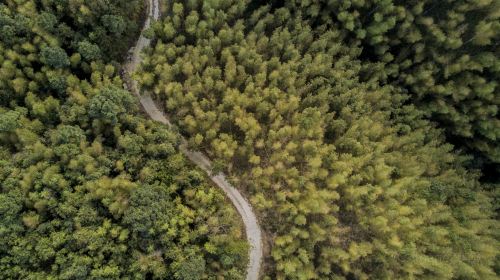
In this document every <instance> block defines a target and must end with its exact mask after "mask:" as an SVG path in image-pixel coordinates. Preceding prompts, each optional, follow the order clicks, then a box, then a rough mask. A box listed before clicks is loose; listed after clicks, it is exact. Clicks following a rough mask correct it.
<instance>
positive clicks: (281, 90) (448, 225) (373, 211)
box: [138, 1, 498, 279]
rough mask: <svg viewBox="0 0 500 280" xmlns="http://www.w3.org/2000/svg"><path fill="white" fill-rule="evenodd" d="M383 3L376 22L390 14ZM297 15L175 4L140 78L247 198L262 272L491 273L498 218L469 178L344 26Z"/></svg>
mask: <svg viewBox="0 0 500 280" xmlns="http://www.w3.org/2000/svg"><path fill="white" fill-rule="evenodd" d="M365 2H366V1H352V3H350V4H351V5H352V6H353V7H357V6H362V5H363V3H365ZM307 3H312V2H311V1H309V2H303V3H302V4H303V6H306V7H304V13H306V14H307V13H308V12H309V10H308V9H307V6H308V4H307ZM328 3H332V5H340V6H342V5H343V2H342V1H337V2H336V1H333V2H332V1H330V2H328ZM377 3H378V4H377V7H373V8H374V9H373V12H374V13H377V10H380V13H383V12H384V11H387V10H391V9H394V7H393V5H391V2H390V1H377ZM302 4H301V5H302ZM344 4H345V5H346V7H349V3H348V2H345V3H344ZM214 6H216V7H214ZM313 6H314V5H313ZM314 7H316V10H311V11H310V12H311V13H312V14H313V15H318V16H320V15H321V14H323V10H322V8H323V6H314ZM294 8H296V9H297V10H294V9H292V8H289V7H288V8H287V7H284V8H279V3H277V4H276V5H275V6H273V7H270V6H259V5H258V4H256V3H251V4H249V1H216V2H212V1H189V5H188V4H187V3H186V2H185V1H174V3H172V4H171V5H168V9H167V11H166V15H167V16H165V19H164V20H163V22H162V24H161V25H160V24H158V25H156V26H155V27H154V29H155V32H156V35H157V37H158V42H157V43H156V45H155V46H154V47H153V48H152V49H151V50H150V52H149V53H148V56H147V57H146V59H145V62H144V64H143V66H142V71H141V72H140V73H139V75H138V76H139V77H140V80H141V84H142V86H143V87H145V88H146V89H148V90H150V91H151V92H152V93H154V94H155V97H156V98H157V99H158V101H159V103H161V104H165V108H166V110H168V112H169V113H170V114H169V115H170V116H172V118H173V121H175V122H176V123H177V124H179V126H180V128H181V130H183V131H184V132H185V133H186V134H187V135H188V136H189V137H190V139H189V143H190V144H191V145H193V146H195V147H196V148H198V149H203V150H205V151H206V152H207V153H208V154H209V155H210V156H211V157H212V158H213V159H214V162H215V165H216V166H215V167H216V169H223V170H225V171H226V172H228V173H229V174H230V175H232V178H233V180H234V182H235V185H236V186H241V187H242V188H243V189H244V190H245V191H246V192H248V193H250V194H251V202H252V203H253V205H254V206H255V207H256V208H257V209H258V211H259V212H260V215H261V217H262V219H261V220H262V221H263V223H264V226H265V227H266V230H267V231H268V233H269V235H268V236H270V243H271V245H272V248H271V252H270V255H271V257H270V258H271V260H270V262H269V266H268V270H267V271H266V272H265V274H266V275H267V276H269V277H270V278H271V279H495V278H496V274H495V271H494V270H493V265H494V261H495V258H496V256H497V253H496V252H495V250H494V249H491V248H492V247H491V246H490V244H494V246H493V247H495V246H497V245H498V242H497V240H496V239H495V238H496V236H495V235H494V231H495V230H496V229H497V228H498V222H497V221H495V220H492V212H493V207H492V205H491V201H490V199H489V198H488V197H487V194H486V193H485V192H484V191H482V190H481V188H480V186H479V183H478V181H477V178H478V177H477V174H476V173H475V172H474V171H472V172H468V171H466V170H465V169H464V168H463V164H464V160H465V159H464V158H463V157H462V156H461V155H457V154H455V153H454V152H453V151H452V146H451V145H449V144H446V143H445V142H444V136H443V135H442V133H441V132H440V131H439V130H436V129H435V128H434V127H433V125H432V123H430V122H429V121H427V120H425V118H424V113H423V112H422V111H420V110H419V109H418V108H416V107H414V106H409V105H407V104H406V103H405V102H406V100H407V96H406V94H405V92H404V90H403V89H401V88H400V87H399V86H397V85H395V84H392V83H391V84H386V83H384V80H383V79H382V77H381V76H383V75H384V74H386V73H385V72H383V71H380V73H377V74H380V75H368V72H367V71H368V70H371V71H373V73H375V72H376V71H379V70H381V68H380V65H381V64H375V63H371V62H367V63H365V62H364V61H363V60H361V59H362V58H363V55H364V50H363V49H362V48H361V47H362V46H360V45H356V41H353V42H352V44H351V42H350V41H348V40H347V39H346V38H348V37H347V35H346V31H345V30H344V29H342V28H336V27H335V26H334V25H331V26H330V25H319V23H320V20H319V19H318V25H316V24H314V22H313V21H312V20H311V21H308V20H305V19H304V18H303V17H302V16H301V14H300V11H302V10H301V9H302V6H300V5H299V4H297V5H296V7H294ZM396 11H397V12H402V11H401V9H396ZM326 13H328V11H327V12H326ZM327 16H330V14H327ZM327 16H325V19H326V17H327ZM339 17H342V18H344V20H345V22H346V23H345V25H346V27H345V28H346V29H348V30H353V32H356V31H359V32H358V33H359V34H357V36H359V38H357V39H356V40H362V39H363V38H367V40H370V42H372V43H373V44H376V43H377V42H383V37H380V36H379V35H380V34H385V33H386V32H388V30H390V29H391V28H393V27H394V25H395V24H396V18H383V17H382V18H380V20H378V18H379V17H380V15H376V16H375V17H376V18H377V21H376V22H375V23H373V25H372V26H370V28H368V29H367V30H363V31H361V30H356V25H355V23H356V22H357V20H361V19H358V18H356V16H355V15H353V16H351V15H349V14H347V13H344V14H342V15H339ZM173 30H175V32H174V31H173ZM438 35H439V34H438V32H437V33H436V36H438ZM415 36H417V35H415ZM380 40H382V41H380ZM415 46H418V45H415ZM380 51H382V50H380ZM380 54H381V55H383V54H385V53H384V52H381V53H380ZM384 59H386V60H387V61H391V57H390V56H389V55H387V56H385V57H384ZM370 67H371V68H372V69H370ZM377 67H378V68H377ZM383 70H386V69H383ZM387 71H388V70H387ZM422 75H424V73H422ZM208 249H210V250H212V248H210V247H208V248H207V250H208Z"/></svg>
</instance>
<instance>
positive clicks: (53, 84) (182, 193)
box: [0, 0, 247, 279]
mask: <svg viewBox="0 0 500 280" xmlns="http://www.w3.org/2000/svg"><path fill="white" fill-rule="evenodd" d="M143 10H144V5H143V2H142V1H93V0H85V1H73V0H72V1H33V0H27V1H3V4H0V29H1V30H0V185H1V188H0V278H2V279H148V278H149V279H206V278H214V277H224V279H243V278H244V268H245V267H244V266H245V263H246V259H247V256H246V252H247V244H246V242H245V241H244V236H243V232H242V229H241V226H240V224H239V222H238V221H239V218H238V216H237V214H236V212H235V210H234V209H233V208H232V207H229V206H228V205H227V203H228V202H226V201H225V199H224V197H223V194H222V193H221V192H219V191H218V190H216V189H215V188H214V187H213V186H211V185H209V184H208V183H207V179H206V177H205V175H204V174H203V173H202V171H200V170H197V169H195V168H193V167H192V166H191V165H189V164H188V162H187V160H186V159H185V158H184V157H183V156H182V155H181V154H180V153H179V152H178V145H179V142H180V140H179V137H178V135H177V134H176V133H175V132H173V131H171V130H168V129H167V128H165V127H163V126H161V125H159V124H157V123H154V122H152V121H147V120H146V119H145V118H144V117H142V116H141V115H140V114H139V110H138V105H137V104H138V101H137V100H136V98H135V97H134V96H133V95H132V94H131V93H130V92H128V91H126V90H124V89H123V82H122V80H121V78H120V76H119V75H118V72H119V68H118V67H120V65H119V64H118V63H117V61H119V60H120V59H121V57H123V56H124V53H125V52H126V50H127V48H128V47H129V43H130V42H132V41H134V40H135V39H136V36H137V35H138V31H139V26H140V20H141V15H142V14H143Z"/></svg>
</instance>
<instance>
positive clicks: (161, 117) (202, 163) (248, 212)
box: [125, 0, 262, 280]
mask: <svg viewBox="0 0 500 280" xmlns="http://www.w3.org/2000/svg"><path fill="white" fill-rule="evenodd" d="M147 1H148V5H149V12H148V17H147V19H146V22H145V23H144V28H143V29H142V32H144V30H145V29H147V28H149V26H150V24H151V20H158V19H159V18H160V9H159V4H158V0H147ZM142 32H141V33H142ZM150 43H151V40H149V39H147V38H145V37H144V36H142V34H141V36H140V37H139V39H138V40H137V43H136V45H135V47H134V48H133V49H132V50H131V53H132V57H131V59H130V61H129V63H127V64H126V65H125V69H126V72H127V75H126V76H128V77H130V76H131V74H132V73H133V72H134V71H135V70H136V69H137V66H139V64H140V63H141V60H142V57H141V52H142V50H143V49H144V48H145V47H148V46H149V45H150ZM129 80H131V79H129ZM129 85H130V90H131V91H132V92H133V93H134V94H135V95H137V96H138V97H139V100H140V102H141V105H142V107H143V108H144V110H145V111H146V113H147V114H148V115H149V117H150V118H151V119H153V120H155V121H158V122H161V123H163V124H166V125H168V126H171V123H170V122H169V120H168V118H167V116H166V115H165V114H164V113H163V112H162V111H160V110H159V109H158V107H157V106H156V104H155V102H154V101H153V99H152V98H151V96H150V95H149V94H147V93H143V94H142V95H141V94H140V89H139V86H138V83H137V81H135V80H131V81H129ZM180 149H181V151H182V153H184V155H186V156H187V157H188V158H189V159H190V160H191V161H192V162H193V163H194V164H196V165H197V166H198V167H200V168H201V169H203V170H204V171H205V172H207V174H208V175H209V176H210V179H211V180H212V181H213V182H214V183H215V185H217V186H218V187H219V188H221V189H222V190H223V191H224V193H225V194H226V196H227V197H228V198H229V199H230V200H231V203H233V205H234V207H236V209H237V211H238V213H239V214H240V215H241V218H242V220H243V223H244V225H245V231H246V236H247V239H248V243H249V244H250V252H249V263H248V266H247V276H246V279H247V280H257V279H259V272H260V265H261V262H262V235H261V230H260V227H259V224H258V221H257V217H256V215H255V213H254V212H253V209H252V206H251V205H250V204H249V203H248V201H247V200H246V199H245V198H244V197H243V196H242V195H241V193H240V192H239V191H238V190H237V189H236V188H235V187H233V186H232V185H231V184H230V183H229V182H228V181H227V179H226V176H225V175H224V174H223V173H219V174H218V175H215V176H214V175H212V174H211V169H212V162H211V161H210V159H208V158H207V157H206V156H205V155H203V154H202V153H201V152H198V151H191V150H188V149H187V142H186V140H185V139H184V138H182V144H181V145H180Z"/></svg>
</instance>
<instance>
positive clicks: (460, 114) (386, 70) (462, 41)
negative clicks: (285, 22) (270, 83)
mask: <svg viewBox="0 0 500 280" xmlns="http://www.w3.org/2000/svg"><path fill="white" fill-rule="evenodd" d="M286 6H287V7H289V8H290V9H291V10H293V11H294V12H297V13H299V12H300V13H301V15H302V16H304V17H305V18H306V19H308V20H309V21H310V22H311V23H312V24H313V25H315V26H317V27H318V28H319V29H322V28H324V26H323V27H321V26H320V25H322V24H326V25H327V26H328V27H329V28H335V29H338V30H339V31H340V32H342V33H343V34H344V39H343V40H345V41H347V42H352V44H360V45H361V46H362V47H363V52H362V54H361V58H362V59H363V60H364V61H365V65H366V69H365V71H364V73H363V77H364V78H365V79H379V80H380V81H381V82H383V83H389V84H393V85H396V86H399V87H402V88H403V89H404V90H406V91H408V93H409V97H410V98H411V99H410V100H411V101H412V102H414V103H415V104H416V105H417V106H418V107H419V109H421V110H422V111H424V112H425V113H426V117H427V118H429V119H431V120H433V121H437V122H438V123H439V125H440V126H441V127H443V128H444V129H445V131H446V134H447V135H448V136H449V137H448V139H450V140H452V141H453V142H454V143H456V144H458V145H459V147H463V148H466V149H468V150H469V151H471V152H472V154H473V155H474V156H475V157H476V161H475V165H477V166H479V167H482V165H486V166H488V165H490V168H496V170H495V171H496V173H498V171H499V170H500V169H499V168H500V167H499V163H500V146H499V144H498V143H499V139H500V119H499V115H498V111H499V106H500V99H499V98H498V96H499V84H498V80H499V78H500V60H499V59H498V57H499V54H500V53H499V50H500V48H498V41H499V39H500V24H499V19H500V2H499V1H496V0H493V1H490V0H487V1H481V0H479V1H466V2H463V1H410V2H408V1H397V0H389V1H378V0H368V1H323V0H314V1H295V0H292V1H287V2H286ZM368 61H372V62H375V63H376V66H373V64H371V63H367V62H368ZM483 162H484V163H483ZM495 171H494V173H495Z"/></svg>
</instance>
